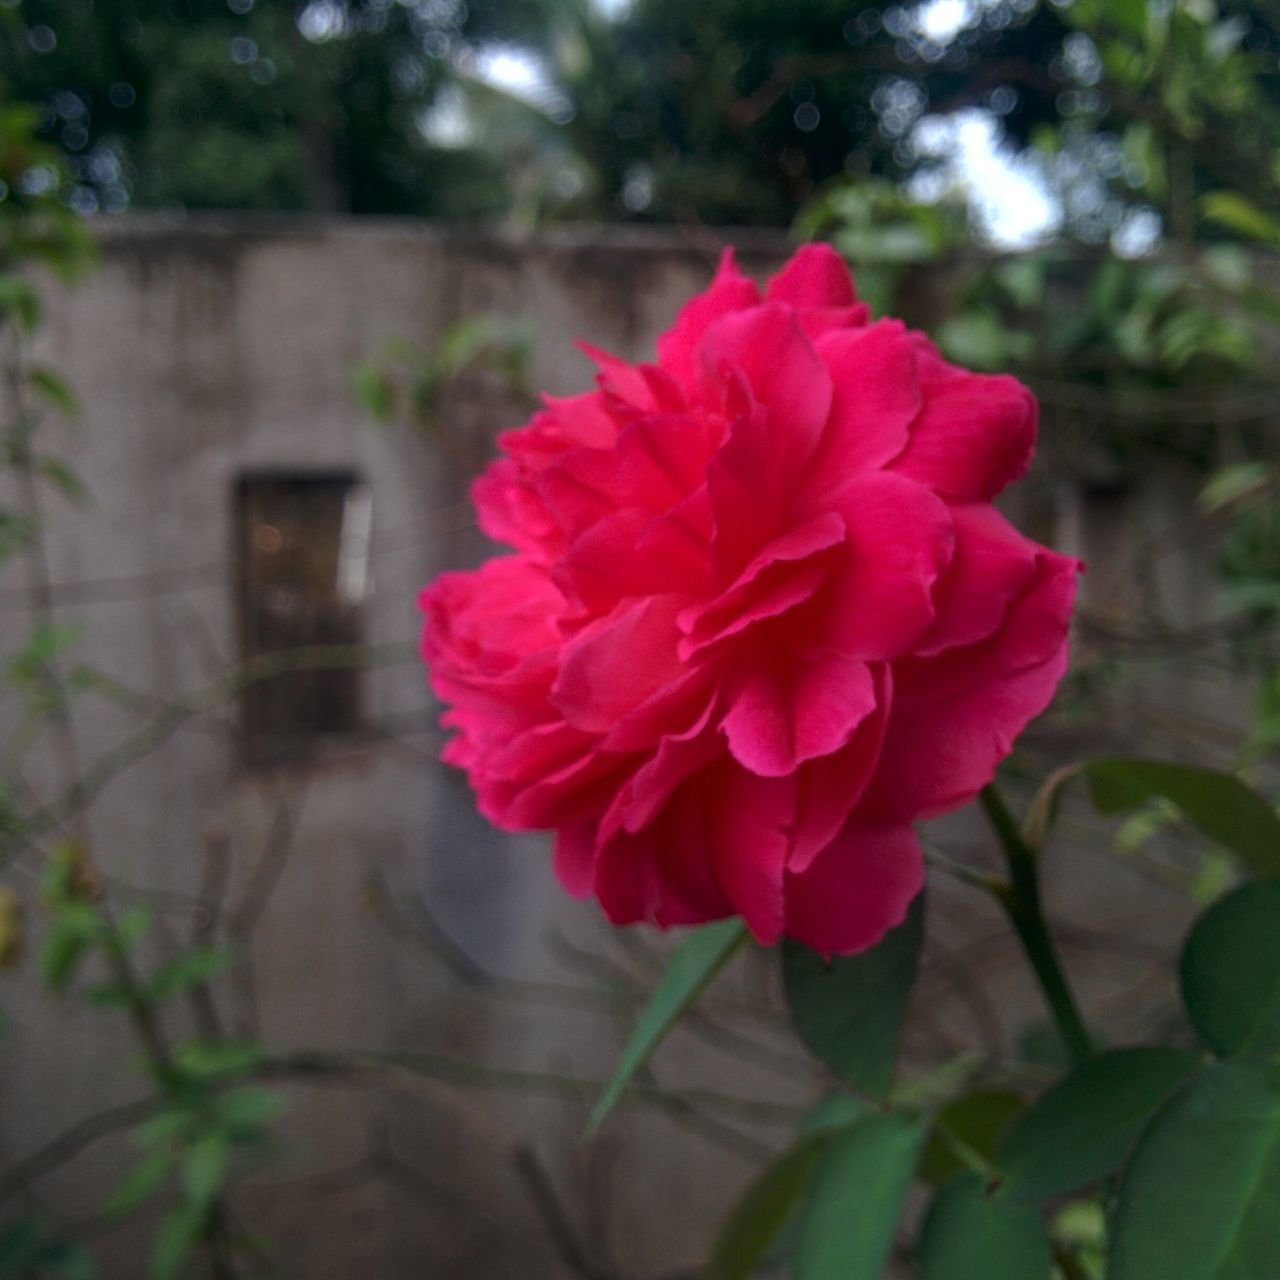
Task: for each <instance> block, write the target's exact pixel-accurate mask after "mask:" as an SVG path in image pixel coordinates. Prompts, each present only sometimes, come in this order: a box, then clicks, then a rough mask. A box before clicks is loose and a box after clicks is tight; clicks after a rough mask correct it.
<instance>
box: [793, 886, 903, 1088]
mask: <svg viewBox="0 0 1280 1280" xmlns="http://www.w3.org/2000/svg"><path fill="white" fill-rule="evenodd" d="M923 932H924V895H923V894H920V895H919V896H918V897H917V898H916V900H915V901H914V902H913V903H912V904H911V908H910V910H909V911H908V912H907V918H906V919H905V920H904V921H903V922H902V924H900V925H899V926H898V927H897V928H896V929H891V930H890V931H889V932H888V933H887V934H885V936H884V937H883V938H882V939H881V940H880V942H878V943H877V944H876V945H875V946H874V947H872V948H871V949H870V950H868V951H862V952H859V953H858V954H857V955H852V956H835V957H832V958H831V959H829V960H828V959H824V958H823V957H822V956H821V955H820V954H819V953H818V952H816V951H813V950H811V949H810V948H808V947H806V946H804V945H802V944H801V943H799V942H794V941H792V940H790V939H788V940H787V941H785V942H784V943H783V944H782V976H783V984H784V986H785V989H786V995H787V1004H788V1005H789V1006H790V1009H791V1019H792V1021H793V1022H794V1023H795V1027H796V1030H797V1031H798V1032H799V1034H800V1038H801V1039H802V1040H803V1041H804V1042H805V1044H806V1045H808V1047H809V1048H810V1049H811V1050H812V1051H813V1052H814V1053H815V1054H816V1055H817V1056H818V1057H819V1058H821V1059H822V1061H823V1062H825V1063H826V1064H827V1066H829V1067H830V1068H831V1069H832V1071H834V1072H835V1073H836V1074H837V1075H838V1076H840V1077H841V1079H843V1080H847V1081H848V1082H849V1083H850V1084H852V1085H853V1086H854V1087H855V1088H857V1089H861V1090H862V1091H864V1092H865V1093H869V1094H871V1095H872V1096H873V1097H884V1095H885V1094H887V1093H888V1092H889V1088H890V1086H891V1085H892V1084H893V1068H894V1063H895V1061H896V1060H897V1056H898V1034H899V1032H900V1030H901V1029H902V1016H903V1014H904V1012H905V1011H906V1007H907V998H908V996H909V995H910V994H911V985H912V983H913V982H914V981H915V976H916V965H917V962H918V960H919V955H920V940H921V937H922V936H923Z"/></svg>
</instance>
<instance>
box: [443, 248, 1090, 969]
mask: <svg viewBox="0 0 1280 1280" xmlns="http://www.w3.org/2000/svg"><path fill="white" fill-rule="evenodd" d="M584 350H585V351H586V353H587V355H588V356H589V357H590V358H591V359H592V360H593V361H594V362H595V364H596V366H597V368H598V376H597V379H596V381H597V387H596V390H594V391H590V392H587V393H586V394H584V395H578V396H572V397H569V398H566V399H557V398H553V397H547V398H546V400H545V407H544V408H543V409H542V410H541V411H540V412H538V413H537V414H535V415H534V417H533V419H532V420H531V421H530V422H529V423H528V424H527V425H526V426H524V427H521V428H519V429H518V430H515V431H510V432H507V433H506V434H505V435H504V436H502V438H501V440H500V442H499V443H500V447H501V452H502V456H501V457H500V458H499V459H498V460H497V461H496V462H494V463H493V464H492V465H491V466H490V467H489V469H488V471H487V472H486V473H485V474H484V475H483V476H481V477H480V479H479V480H478V481H477V482H476V484H475V488H474V491H473V496H474V500H475V505H476V509H477V512H478V514H479V519H480V523H481V525H482V527H483V528H484V529H485V531H486V532H487V533H489V534H490V535H491V536H492V537H493V538H495V539H497V540H498V541H499V542H503V543H506V544H507V545H509V546H510V547H511V548H513V551H512V553H511V554H509V555H504V556H500V557H498V558H495V559H493V560H490V561H489V562H488V563H487V564H485V565H484V566H483V567H481V568H480V569H478V570H475V571H472V572H463V573H447V574H444V575H443V576H442V577H440V578H439V579H437V580H436V582H435V583H433V584H432V585H431V586H429V587H428V588H427V590H426V591H425V592H424V593H423V597H422V606H423V608H424V610H425V612H426V626H425V633H424V642H423V651H424V655H425V657H426V660H427V662H428V664H429V665H430V669H431V679H432V684H433V686H434V688H435V690H436V692H437V693H438V694H439V695H440V697H441V698H442V699H443V700H444V701H445V702H446V703H448V704H449V709H448V710H447V711H446V713H445V715H444V718H443V723H444V724H445V725H446V726H447V727H448V728H450V729H452V730H453V731H454V735H453V738H452V740H451V741H450V742H449V744H448V746H447V747H446V749H445V759H446V760H447V761H448V762H449V763H451V764H454V765H457V766H459V767H461V768H464V769H465V770H466V771H467V773H468V776H469V778H470V780H471V784H472V786H473V787H474V789H475V792H476V796H477V800H478V804H479V807H480V809H481V811H482V812H483V813H484V814H485V815H486V816H487V817H488V818H489V819H490V820H491V821H493V822H495V823H496V824H498V825H499V826H502V827H506V828H510V829H516V830H526V829H539V828H546V829H550V830H553V831H554V832H555V865H556V870H557V873H558V874H559V877H560V879H561V881H562V882H563V884H564V885H565V887H566V888H567V889H568V890H569V891H570V892H572V893H574V894H578V895H582V896H589V895H594V896H595V897H597V898H598V899H599V901H600V903H601V905H602V906H603V908H604V910H605V912H606V913H607V914H608V916H609V918H610V919H611V920H613V921H615V922H618V923H629V922H633V921H640V920H648V921H652V922H654V923H657V924H659V925H663V926H666V925H674V924H692V923H698V922H702V921H706V920H711V919H716V918H720V917H723V916H727V915H740V916H741V917H742V918H743V919H744V920H745V921H746V923H747V925H748V926H749V928H750V929H751V932H752V933H753V934H754V935H755V936H756V938H758V939H759V940H760V941H762V942H765V943H770V942H774V941H776V940H777V939H778V938H780V937H781V936H783V935H784V934H785V935H788V936H791V937H795V938H798V939H799V940H801V941H803V942H806V943H808V944H810V945H811V946H814V947H816V948H819V949H821V950H824V951H829V952H852V951H857V950H860V949H862V948H864V947H867V946H870V945H872V944H873V943H874V942H876V941H877V940H878V939H879V938H880V937H881V936H882V935H883V933H884V932H885V931H886V930H887V929H889V928H891V927H892V926H893V925H895V924H897V923H898V922H899V921H900V920H901V919H902V917H903V915H904V913H905V911H906V908H907V906H908V905H909V903H910V901H911V899H912V898H913V897H914V896H915V894H916V893H917V891H918V890H919V889H920V886H921V883H922V879H923V867H922V859H921V854H920V849H919V845H918V844H917V841H916V837H915V834H914V832H913V830H912V823H913V822H915V821H916V820H917V819H920V818H927V817H932V816H934V815H937V814H940V813H944V812H946V811H948V810H951V809H954V808H956V807H958V806H959V805H962V804H964V803H965V802H966V801H968V800H969V799H971V798H972V797H973V796H974V795H975V794H976V793H977V791H978V790H979V789H980V788H981V787H982V786H984V785H985V784H986V783H987V782H988V781H990V779H991V777H992V775H993V773H994V771H995V768H996V765H997V764H998V762H999V761H1000V760H1002V759H1003V758H1004V757H1005V756H1006V755H1007V754H1008V753H1009V751H1010V750H1011V748H1012V744H1013V740H1014V738H1015V737H1016V735H1017V734H1018V733H1019V732H1020V731H1021V730H1022V728H1023V727H1024V726H1025V725H1026V723H1027V722H1028V721H1029V720H1030V719H1031V718H1032V717H1033V716H1035V715H1037V714H1038V713H1039V712H1041V711H1042V710H1043V709H1044V708H1045V706H1046V705H1047V704H1048V702H1049V700H1050V699H1051V697H1052V696H1053V692H1054V689H1055V688H1056V686H1057V684H1058V681H1059V679H1060V678H1061V676H1062V673H1063V671H1064V669H1065V667H1066V661H1067V649H1066V635H1067V628H1068V622H1069V618H1070V613H1071V606H1072V601H1073V597H1074V592H1075V579H1076V573H1077V570H1078V567H1079V566H1078V564H1077V562H1076V561H1074V560H1072V559H1070V558H1068V557H1065V556H1061V555H1058V554H1056V553H1054V552H1053V551H1050V550H1048V549H1046V548H1044V547H1042V546H1039V545H1037V544H1036V543H1034V542H1031V541H1029V540H1028V539H1027V538H1025V537H1023V536H1022V535H1021V534H1019V533H1018V532H1017V531H1016V530H1015V529H1014V528H1013V527H1012V526H1011V525H1010V524H1009V523H1008V522H1007V521H1006V520H1005V519H1004V518H1003V517H1002V516H1001V515H1000V514H999V513H998V512H997V511H996V510H995V509H994V508H993V507H992V506H991V499H992V498H993V497H994V496H995V495H996V494H997V493H998V492H999V491H1000V490H1001V489H1003V488H1004V486H1005V485H1006V484H1008V483H1009V482H1010V481H1011V480H1013V479H1015V478H1016V477H1017V476H1019V475H1020V474H1021V473H1022V472H1023V471H1024V470H1025V469H1026V466H1027V464H1028V462H1029V459H1030V456H1031V451H1032V446H1033V444H1034V440H1035V427H1036V405H1035V401H1034V400H1033V398H1032V396H1031V394H1030V392H1028V391H1027V389H1026V388H1025V387H1024V386H1023V385H1022V384H1021V383H1019V382H1018V381H1016V380H1015V379H1013V378H1011V377H1007V376H989V375H983V374H974V373H970V372H967V371H966V370H964V369H960V368H957V367H956V366H955V365H952V364H949V363H948V362H947V361H946V360H944V359H943V358H942V357H941V356H940V355H939V353H938V352H937V350H936V349H935V348H934V347H933V346H932V345H931V344H930V343H929V342H928V340H927V339H926V338H924V337H923V336H922V335H921V334H918V333H914V332H911V331H909V330H907V329H906V328H905V327H904V326H903V325H902V324H901V323H900V322H899V321H897V320H889V319H885V320H878V321H875V322H873V323H872V322H869V321H868V314H867V308H866V306H865V305H863V304H861V303H859V302H857V301H856V299H855V297H854V292H853V285H852V281H851V279H850V277H849V273H848V271H847V269H846V268H845V266H844V264H843V262H842V261H841V259H840V258H839V257H838V256H837V255H836V253H835V252H834V251H833V250H831V249H830V248H829V247H827V246H825V245H811V246H808V247H806V248H803V249H801V250H800V251H799V252H798V253H797V254H796V255H795V256H794V257H793V258H792V259H791V260H790V262H788V263H787V265H786V266H785V267H784V268H783V269H782V270H781V271H780V272H779V273H778V274H777V275H776V276H774V277H773V278H772V279H771V280H770V281H769V282H768V285H767V287H766V288H765V290H764V292H763V294H761V292H760V291H759V290H758V289H757V287H756V285H755V284H754V283H753V282H752V281H751V280H749V279H747V278H746V277H744V276H742V275H741V274H740V273H739V272H738V270H737V268H736V267H735V265H734V260H733V255H732V253H731V252H726V254H725V256H724V259H723V261H722V262H721V265H720V269H719V271H718V273H717V274H716V277H715V279H714V280H713V282H712V284H711V286H710V288H708V289H707V291H706V292H705V293H702V294H700V295H698V296H697V297H695V298H693V299H692V300H691V301H690V302H689V303H687V304H686V306H685V307H684V309H683V310H682V311H681V312H680V315H679V316H678V318H677V320H676V322H675V324H674V325H673V326H672V328H671V329H670V330H669V331H668V332H667V333H666V334H664V335H663V336H662V337H661V338H660V339H659V340H658V352H657V360H656V361H655V362H654V363H651V364H640V365H631V364H627V363H625V362H624V361H622V360H619V359H617V358H616V357H614V356H611V355H609V354H607V353H605V352H603V351H598V350H595V349H592V348H590V347H584Z"/></svg>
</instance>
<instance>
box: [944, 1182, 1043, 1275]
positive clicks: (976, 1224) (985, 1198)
mask: <svg viewBox="0 0 1280 1280" xmlns="http://www.w3.org/2000/svg"><path fill="white" fill-rule="evenodd" d="M1052 1267H1053V1258H1052V1254H1051V1252H1050V1249H1049V1237H1048V1235H1047V1234H1046V1233H1045V1228H1044V1220H1043V1219H1042V1218H1041V1216H1040V1213H1039V1211H1038V1210H1036V1209H1034V1208H1032V1207H1031V1206H1030V1205H1025V1204H1016V1203H1014V1202H1013V1201H1010V1200H1006V1199H1004V1198H1003V1197H1002V1196H999V1195H988V1194H987V1193H986V1188H985V1186H984V1184H983V1181H982V1179H981V1178H980V1177H979V1176H978V1175H977V1174H976V1173H959V1174H957V1175H956V1176H955V1177H954V1178H952V1179H951V1180H950V1181H949V1182H948V1183H947V1184H946V1186H944V1187H943V1188H942V1190H941V1191H939V1192H938V1194H937V1195H936V1196H935V1197H934V1201H933V1204H932V1205H931V1206H930V1208H929V1215H928V1217H926V1218H925V1222H924V1228H923V1230H922V1231H921V1234H920V1280H991V1277H993V1276H1007V1277H1009V1280H1013V1277H1015V1276H1016V1277H1017V1280H1049V1276H1050V1272H1051V1270H1052Z"/></svg>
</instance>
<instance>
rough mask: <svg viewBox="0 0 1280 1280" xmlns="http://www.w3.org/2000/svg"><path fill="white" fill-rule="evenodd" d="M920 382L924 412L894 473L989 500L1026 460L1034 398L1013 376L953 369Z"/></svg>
mask: <svg viewBox="0 0 1280 1280" xmlns="http://www.w3.org/2000/svg"><path fill="white" fill-rule="evenodd" d="M941 378H942V380H940V381H936V382H934V383H933V384H932V385H930V383H928V382H926V384H925V401H924V408H923V410H922V411H921V414H920V417H919V418H918V419H917V420H916V422H915V424H914V425H913V426H912V428H911V440H910V443H909V444H908V445H907V448H906V450H905V451H904V452H903V454H902V455H901V457H899V458H897V459H896V460H895V461H894V463H893V470H894V471H897V472H899V473H901V474H902V475H904V476H910V477H911V478H912V479H913V480H918V481H920V483H921V484H926V485H928V486H929V487H930V488H932V489H935V490H936V491H937V492H938V493H941V494H943V495H944V496H946V497H948V498H952V499H954V500H955V501H957V502H978V501H982V502H987V501H990V500H991V499H992V498H994V497H995V495H996V494H997V493H999V492H1000V490H1001V489H1003V488H1004V487H1005V486H1006V485H1007V484H1009V482H1010V481H1012V480H1016V479H1017V478H1018V477H1019V476H1020V475H1022V473H1023V472H1024V471H1025V470H1026V469H1027V467H1028V465H1029V464H1030V462H1031V454H1032V450H1033V449H1034V447H1035V441H1036V420H1037V407H1036V401H1035V397H1034V396H1033V395H1032V394H1031V392H1030V391H1028V390H1027V388H1026V387H1024V386H1023V385H1022V383H1020V382H1019V381H1018V380H1017V379H1016V378H1011V377H1009V376H1008V375H1007V374H999V375H995V376H993V375H990V374H979V373H967V372H965V371H963V370H952V371H951V372H950V373H948V374H945V375H941Z"/></svg>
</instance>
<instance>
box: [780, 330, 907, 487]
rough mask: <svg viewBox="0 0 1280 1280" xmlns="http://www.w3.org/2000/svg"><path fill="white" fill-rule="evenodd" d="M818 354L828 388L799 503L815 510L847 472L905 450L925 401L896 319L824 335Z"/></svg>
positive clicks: (872, 466)
mask: <svg viewBox="0 0 1280 1280" xmlns="http://www.w3.org/2000/svg"><path fill="white" fill-rule="evenodd" d="M818 356H819V358H820V359H821V360H822V362H823V364H825V365H826V367H827V368H828V369H829V370H830V371H831V381H832V385H833V387H834V388H835V390H834V396H833V399H832V405H831V416H830V418H829V419H828V420H827V425H826V430H825V431H824V432H823V435H822V444H821V446H820V448H819V450H818V452H817V455H816V456H815V458H814V460H813V463H812V465H811V466H810V468H809V472H808V474H807V475H806V477H805V480H804V487H803V497H802V499H801V501H802V502H803V503H804V504H805V508H806V509H807V507H808V506H809V505H813V506H815V507H820V506H821V504H822V502H823V500H824V499H826V498H827V497H829V495H831V494H832V493H835V492H836V491H837V490H839V489H840V487H841V486H842V485H843V484H844V483H845V481H846V480H847V479H848V478H849V476H851V475H856V474H858V473H859V472H862V471H874V470H877V469H879V468H880V467H883V466H884V465H885V464H886V463H888V462H890V461H892V460H893V459H894V458H896V457H897V456H898V455H899V454H900V453H902V451H903V450H904V449H905V448H906V447H907V442H908V439H909V428H910V426H911V424H912V422H914V421H915V419H916V418H917V417H918V415H919V413H920V408H921V405H922V404H923V403H924V398H923V393H922V392H921V390H920V380H919V378H918V377H917V376H916V360H915V352H914V349H913V347H912V344H911V342H910V341H909V339H908V337H907V334H906V330H905V329H904V327H903V325H902V324H901V323H900V322H899V321H897V320H880V321H878V322H877V323H875V324H873V325H869V326H868V327H867V328H865V329H851V330H842V331H840V332H838V333H831V334H827V335H826V336H825V337H823V338H821V339H820V340H819V342H818Z"/></svg>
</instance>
